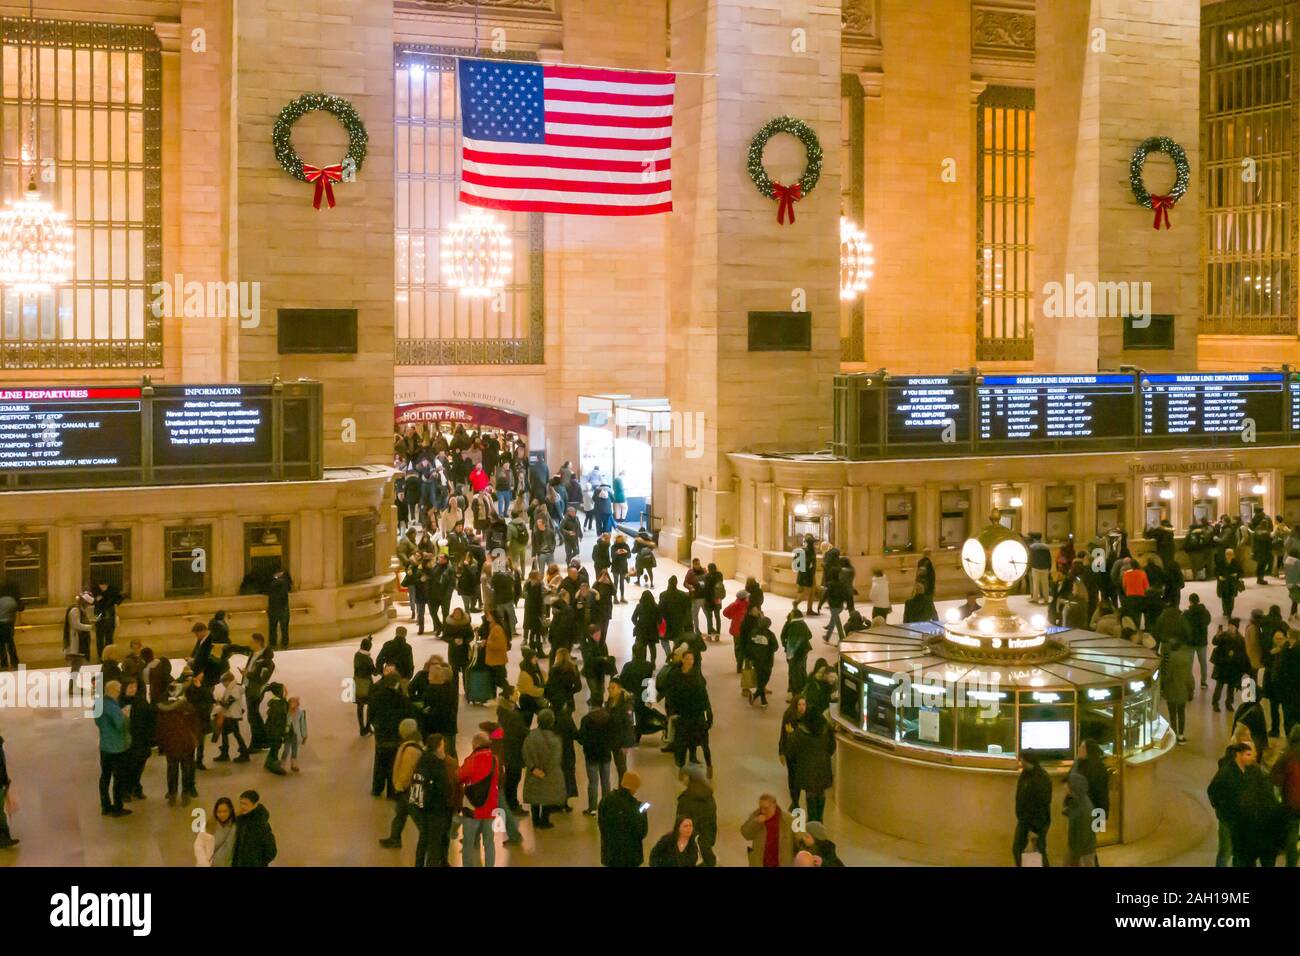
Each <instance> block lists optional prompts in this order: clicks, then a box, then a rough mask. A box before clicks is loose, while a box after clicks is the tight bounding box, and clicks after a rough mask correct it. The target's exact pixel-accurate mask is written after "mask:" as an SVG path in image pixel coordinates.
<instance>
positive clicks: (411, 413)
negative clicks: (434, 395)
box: [393, 402, 528, 435]
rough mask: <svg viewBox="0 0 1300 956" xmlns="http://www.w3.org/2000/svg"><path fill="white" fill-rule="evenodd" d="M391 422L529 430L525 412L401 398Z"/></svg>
mask: <svg viewBox="0 0 1300 956" xmlns="http://www.w3.org/2000/svg"><path fill="white" fill-rule="evenodd" d="M393 422H394V424H396V425H397V426H398V427H400V428H405V427H406V426H407V425H424V424H440V423H442V422H447V423H448V424H451V425H464V426H465V427H466V428H467V429H470V430H471V431H472V430H473V429H475V428H479V427H487V428H500V429H504V430H505V431H508V432H514V433H515V434H517V435H527V434H528V416H527V415H519V414H516V413H515V412H508V411H506V410H505V409H502V408H494V407H493V406H491V405H474V404H471V403H469V402H404V403H402V404H400V405H394V406H393Z"/></svg>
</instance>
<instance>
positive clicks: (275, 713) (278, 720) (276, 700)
mask: <svg viewBox="0 0 1300 956" xmlns="http://www.w3.org/2000/svg"><path fill="white" fill-rule="evenodd" d="M267 690H268V691H269V692H270V694H271V699H270V700H269V701H267V704H266V769H267V770H269V771H271V773H273V774H275V775H276V776H280V777H282V776H284V775H285V769H284V767H282V766H280V748H281V747H283V746H284V742H285V738H287V737H288V736H289V702H288V701H287V700H286V699H285V696H284V685H283V684H281V683H279V682H278V681H277V682H276V683H273V684H271V685H269V686H268V687H267Z"/></svg>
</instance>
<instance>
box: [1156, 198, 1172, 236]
mask: <svg viewBox="0 0 1300 956" xmlns="http://www.w3.org/2000/svg"><path fill="white" fill-rule="evenodd" d="M1151 208H1152V210H1154V211H1155V214H1156V221H1155V225H1153V226H1152V227H1151V228H1152V229H1159V228H1160V221H1161V220H1162V219H1163V220H1164V223H1165V228H1166V229H1168V228H1169V210H1171V209H1173V208H1174V197H1173V196H1152V197H1151Z"/></svg>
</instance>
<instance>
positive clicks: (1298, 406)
mask: <svg viewBox="0 0 1300 956" xmlns="http://www.w3.org/2000/svg"><path fill="white" fill-rule="evenodd" d="M1288 387H1289V388H1290V390H1291V433H1292V435H1293V436H1300V382H1294V381H1293V382H1291V383H1290V384H1289V386H1288Z"/></svg>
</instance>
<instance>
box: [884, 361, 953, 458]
mask: <svg viewBox="0 0 1300 956" xmlns="http://www.w3.org/2000/svg"><path fill="white" fill-rule="evenodd" d="M970 385H971V379H970V377H969V376H925V377H921V376H912V377H906V378H889V379H886V381H885V402H886V404H885V423H886V438H885V440H886V442H887V443H888V444H889V445H890V446H891V447H892V446H897V445H914V444H918V443H923V444H961V443H963V442H969V441H970Z"/></svg>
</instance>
